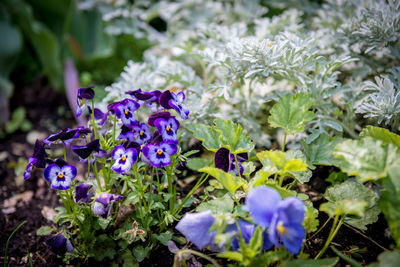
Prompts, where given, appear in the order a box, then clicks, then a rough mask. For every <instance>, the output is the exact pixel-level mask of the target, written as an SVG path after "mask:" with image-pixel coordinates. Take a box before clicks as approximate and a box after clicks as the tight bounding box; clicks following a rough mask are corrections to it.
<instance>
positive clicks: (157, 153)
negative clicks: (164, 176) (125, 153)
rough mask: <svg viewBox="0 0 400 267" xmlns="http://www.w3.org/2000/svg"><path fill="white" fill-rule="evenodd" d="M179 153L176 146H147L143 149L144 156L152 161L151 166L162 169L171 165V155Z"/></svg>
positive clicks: (163, 144) (164, 144)
mask: <svg viewBox="0 0 400 267" xmlns="http://www.w3.org/2000/svg"><path fill="white" fill-rule="evenodd" d="M177 151H178V147H177V146H176V145H175V144H167V143H163V142H162V143H160V144H147V145H145V146H144V147H143V149H142V152H143V155H144V156H145V157H146V158H147V159H148V160H149V161H150V163H151V165H153V166H154V167H157V168H162V167H165V166H168V165H170V164H171V155H173V154H175V153H176V152H177Z"/></svg>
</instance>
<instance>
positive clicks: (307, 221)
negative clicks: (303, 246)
mask: <svg viewBox="0 0 400 267" xmlns="http://www.w3.org/2000/svg"><path fill="white" fill-rule="evenodd" d="M318 225H319V220H318V210H317V209H315V208H314V207H313V206H312V205H306V215H305V218H304V221H303V226H304V229H306V233H312V232H315V231H317V229H318Z"/></svg>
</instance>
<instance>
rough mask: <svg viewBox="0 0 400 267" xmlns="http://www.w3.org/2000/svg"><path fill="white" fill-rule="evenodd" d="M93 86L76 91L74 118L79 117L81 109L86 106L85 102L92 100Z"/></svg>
mask: <svg viewBox="0 0 400 267" xmlns="http://www.w3.org/2000/svg"><path fill="white" fill-rule="evenodd" d="M94 87H95V86H91V87H88V88H80V89H79V90H78V96H77V98H76V101H77V104H78V108H77V110H76V117H79V116H81V115H82V113H83V109H84V108H85V106H86V103H87V100H90V99H93V98H94V90H93V88H94Z"/></svg>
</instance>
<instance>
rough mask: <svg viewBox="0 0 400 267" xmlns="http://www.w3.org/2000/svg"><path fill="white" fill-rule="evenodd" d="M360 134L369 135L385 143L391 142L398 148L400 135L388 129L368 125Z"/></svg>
mask: <svg viewBox="0 0 400 267" xmlns="http://www.w3.org/2000/svg"><path fill="white" fill-rule="evenodd" d="M360 136H362V137H365V136H370V137H372V138H374V139H377V140H381V141H383V142H384V143H385V144H393V145H396V146H397V147H399V148H400V135H397V134H395V133H392V132H391V131H389V130H388V129H385V128H380V127H375V126H371V125H368V126H367V127H366V128H365V129H364V130H362V132H361V133H360Z"/></svg>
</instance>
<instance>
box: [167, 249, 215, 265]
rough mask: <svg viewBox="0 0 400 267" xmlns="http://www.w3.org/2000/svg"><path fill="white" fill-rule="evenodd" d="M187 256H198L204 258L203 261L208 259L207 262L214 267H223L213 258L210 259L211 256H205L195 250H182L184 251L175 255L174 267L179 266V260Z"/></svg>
mask: <svg viewBox="0 0 400 267" xmlns="http://www.w3.org/2000/svg"><path fill="white" fill-rule="evenodd" d="M185 254H193V255H196V256H198V257H200V258H203V259H206V260H208V261H209V262H211V263H212V265H213V266H215V267H221V265H219V263H218V262H217V261H216V260H214V259H213V258H211V257H209V256H207V255H205V254H203V253H201V252H199V251H195V250H191V249H182V250H179V251H178V252H177V253H176V254H175V260H174V267H175V266H179V263H178V262H179V260H178V258H183V259H184V258H185V256H184V255H185Z"/></svg>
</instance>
